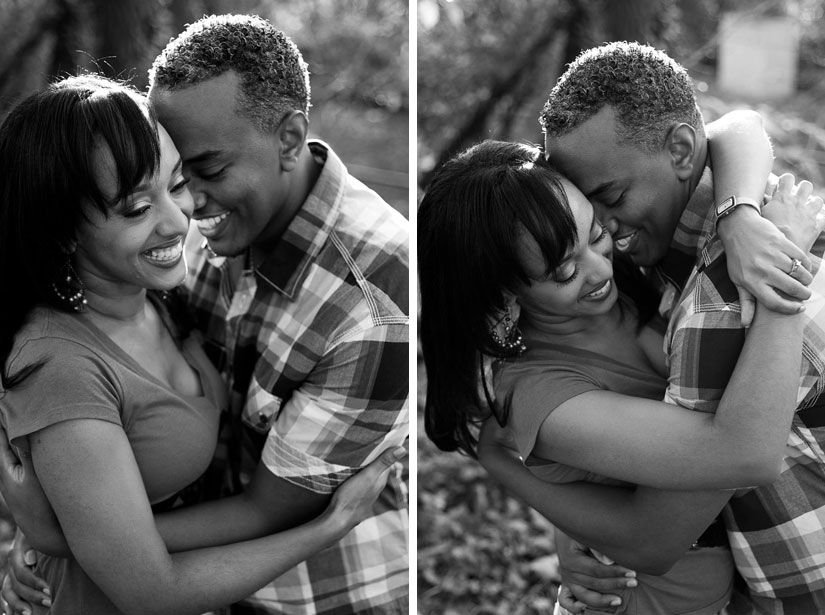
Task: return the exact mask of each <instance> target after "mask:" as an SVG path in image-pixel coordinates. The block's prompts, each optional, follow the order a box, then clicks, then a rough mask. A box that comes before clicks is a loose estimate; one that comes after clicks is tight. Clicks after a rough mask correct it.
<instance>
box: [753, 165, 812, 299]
mask: <svg viewBox="0 0 825 615" xmlns="http://www.w3.org/2000/svg"><path fill="white" fill-rule="evenodd" d="M821 210H822V198H820V197H818V196H813V186H812V185H811V182H809V181H804V180H803V181H801V182H799V183H798V184H796V183H795V181H794V176H793V175H791V174H790V173H785V174H784V175H782V176H781V177H780V178H779V181H778V182H777V185H776V192H774V194H773V198H771V200H770V201H769V202H768V204H767V205H765V207H763V208H762V216H763V217H765V218H766V219H768V220H770V221H771V222H773V223H774V224H775V225H776V227H777V228H778V229H779V230H781V231H782V232H783V233H784V235H785V237H787V238H788V239H789V240H790V241H792V242H793V243H794V244H795V245H796V246H797V247H798V248H799V249H801V250H802V251H804V252H808V251H809V250H810V249H811V246H812V245H813V244H814V241H816V238H817V237H819V235H820V233H822V229H823V227H825V216H823V213H822V211H821ZM800 260H802V259H800ZM792 263H793V261H791V263H788V269H787V270H786V271H785V273H786V274H787V273H788V272H790V271H791V267H792ZM790 276H791V277H792V278H795V279H797V280H798V281H800V282H802V283H803V284H810V283H811V280H812V277H811V275H810V273H808V271H807V268H804V267H801V266H800V265H797V266H796V268H795V270H794V272H793V273H791V274H790ZM806 280H807V282H806Z"/></svg>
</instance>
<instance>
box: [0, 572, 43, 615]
mask: <svg viewBox="0 0 825 615" xmlns="http://www.w3.org/2000/svg"><path fill="white" fill-rule="evenodd" d="M2 592H3V600H4V601H5V603H6V607H7V608H6V613H10V614H11V613H31V612H32V606H31V604H30V603H28V602H26V601H25V600H23V598H21V597H20V596H19V595H18V594H17V592H15V591H14V589H13V588H12V583H11V579H10V577H9V575H6V577H5V578H4V579H3V589H2ZM34 604H37V601H34Z"/></svg>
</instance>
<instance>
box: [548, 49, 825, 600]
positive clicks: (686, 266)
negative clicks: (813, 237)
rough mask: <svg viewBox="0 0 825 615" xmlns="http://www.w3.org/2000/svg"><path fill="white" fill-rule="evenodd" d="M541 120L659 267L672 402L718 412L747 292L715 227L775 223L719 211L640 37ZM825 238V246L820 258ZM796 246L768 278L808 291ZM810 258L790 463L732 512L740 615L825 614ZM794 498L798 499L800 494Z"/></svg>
mask: <svg viewBox="0 0 825 615" xmlns="http://www.w3.org/2000/svg"><path fill="white" fill-rule="evenodd" d="M540 119H541V123H542V126H543V128H544V131H545V149H546V154H547V157H548V159H549V160H550V161H551V162H552V163H553V164H555V165H557V166H558V167H559V168H560V169H561V170H562V172H564V173H565V174H566V175H567V176H568V177H569V178H570V179H571V180H573V181H574V182H575V183H576V184H577V186H578V187H579V188H580V189H582V191H583V192H584V194H585V195H587V196H588V198H589V199H590V200H591V202H593V204H594V206H595V207H596V210H597V212H598V214H599V218H600V220H601V221H602V222H603V223H605V224H606V225H607V226H608V228H609V229H610V230H611V231H612V233H613V235H614V241H615V248H616V250H617V251H619V252H623V253H625V254H628V255H629V256H630V257H631V258H632V259H633V260H634V262H636V263H637V264H638V265H642V266H645V267H652V268H653V272H654V273H655V274H656V276H657V278H658V280H659V281H660V282H661V283H662V286H663V287H664V288H665V289H666V292H665V298H664V300H663V305H662V307H663V309H662V312H663V313H666V314H669V315H670V316H671V322H670V326H669V329H668V333H667V335H666V337H665V342H666V345H667V352H668V357H669V365H670V378H669V387H668V391H667V394H666V400H667V401H670V402H671V403H677V404H679V405H681V406H684V407H686V408H690V409H694V410H698V411H705V412H712V411H714V410H715V408H716V405H717V404H718V402H719V400H720V398H721V396H722V393H723V392H724V388H725V385H726V383H727V378H728V376H729V375H730V373H731V372H732V370H733V366H734V365H735V362H736V359H737V357H738V355H739V350H740V349H741V347H742V344H743V343H744V337H745V336H744V330H743V325H742V322H741V320H740V318H739V309H740V302H739V293H738V292H737V288H736V287H735V286H734V284H733V283H732V282H731V278H730V277H729V274H728V267H727V263H726V255H725V251H724V249H723V246H722V241H721V240H720V238H719V234H717V233H716V232H715V231H716V230H717V226H716V225H717V222H718V223H719V227H718V230H719V233H722V234H724V233H729V237H730V233H733V234H734V236H735V235H736V231H737V229H740V230H741V227H738V226H737V225H741V224H743V218H747V217H750V218H751V220H750V223H753V224H754V225H753V228H754V229H756V232H759V233H762V232H765V233H771V232H772V231H771V229H768V228H767V227H766V226H765V225H764V224H763V221H762V220H761V219H759V218H758V215H757V214H758V205H757V208H752V207H738V208H737V213H736V214H735V215H736V216H737V217H739V221H734V222H728V221H722V220H723V217H724V216H725V214H726V213H727V212H726V211H725V210H723V209H721V205H722V203H719V205H720V207H717V208H715V207H714V204H715V203H714V200H713V189H712V177H711V173H710V160H708V156H707V144H706V137H705V135H704V129H703V124H702V118H701V115H700V114H699V111H698V107H697V106H696V101H695V98H694V95H693V90H692V84H691V82H690V79H689V77H688V76H687V73H686V71H685V70H684V69H683V68H682V67H680V66H679V65H678V64H676V63H675V62H674V61H673V60H671V59H670V58H669V57H667V56H666V55H665V54H664V53H661V52H658V51H655V50H653V49H651V48H649V47H644V46H641V45H636V44H626V43H614V44H610V45H606V46H603V47H600V48H597V49H594V50H589V51H588V52H585V53H584V54H582V55H581V56H580V57H579V59H577V61H576V62H574V63H573V64H572V65H571V66H570V68H569V69H568V71H567V72H566V73H565V75H563V76H562V77H561V78H560V80H559V82H558V84H557V85H556V87H555V88H554V90H553V91H552V93H551V94H550V97H549V99H548V101H547V103H546V105H545V107H544V109H543V111H542V115H541V118H540ZM759 194H761V192H760V193H759ZM732 196H735V197H742V196H753V195H732ZM730 215H731V217H732V216H733V215H734V214H730ZM748 228H751V227H748ZM743 236H745V237H746V236H747V235H746V234H743ZM750 237H751V239H750V241H751V242H752V243H754V244H756V243H761V242H759V241H758V240H757V241H754V236H753V235H750ZM741 239H742V237H739V240H741ZM821 239H822V238H821V237H820V241H818V244H819V245H817V246H815V249H814V254H816V256H818V257H821V256H822V248H823V241H821ZM735 240H736V239H735ZM786 248H787V246H786ZM789 252H790V254H789V255H788V256H785V257H781V254H780V260H779V263H778V264H776V265H773V266H772V268H771V270H770V271H768V272H767V276H769V277H767V276H766V277H767V279H769V280H770V282H769V283H768V285H770V286H774V287H775V288H778V289H781V290H783V291H785V292H794V293H799V288H798V286H797V285H796V283H797V282H798V280H799V279H800V276H801V275H803V274H802V272H801V271H799V270H798V267H799V265H798V263H797V261H795V260H794V259H797V258H798V259H800V260H801V259H803V258H804V256H803V255H799V254H795V253H793V251H791V250H789ZM811 260H812V261H813V265H814V268H813V272H814V273H816V274H817V275H816V276H815V277H814V280H813V282H812V284H811V286H810V289H811V290H812V291H813V297H812V299H811V300H810V301H809V303H808V305H807V311H806V314H807V317H808V319H809V322H808V323H807V325H806V331H805V345H804V351H803V354H804V357H803V361H802V372H801V377H800V382H799V393H798V412H797V414H796V417H795V418H794V422H793V426H792V431H791V434H790V436H789V440H788V445H787V449H786V454H785V458H784V460H783V467H782V472H781V474H780V477H779V479H778V480H777V481H776V482H775V483H773V484H771V485H770V486H767V487H760V488H757V489H753V490H750V491H747V492H745V493H737V494H736V496H734V497H733V498H732V499H731V501H730V502H729V504H728V505H727V506H726V507H725V509H724V513H723V517H724V520H725V525H726V527H727V530H728V535H729V538H730V543H731V548H732V549H733V552H734V556H735V560H736V563H737V568H738V571H739V573H740V575H741V576H742V577H743V579H744V580H745V581H746V585H745V584H742V585H741V586H740V587H738V588H737V591H736V592H735V593H734V598H733V601H732V603H731V606H730V607H729V608H730V609H731V612H734V613H775V614H781V613H795V614H796V613H800V614H804V613H820V612H823V611H825V557H823V554H825V532H823V531H822V526H821V522H818V521H816V519H817V515H819V517H818V518H820V519H821V518H822V517H821V515H823V514H825V500H824V499H823V498H822V496H823V495H825V455H824V454H823V453H822V448H821V447H822V445H823V443H825V429H823V426H824V425H825V421H823V413H822V408H821V407H820V406H821V401H820V399H819V396H820V393H821V391H822V387H823V382H824V381H823V379H822V363H821V361H820V359H819V357H821V356H822V354H823V351H825V346H823V341H822V340H823V337H822V333H823V331H822V329H821V326H820V324H818V323H821V322H822V315H821V314H820V311H821V310H822V307H823V306H822V301H821V299H822V295H821V293H822V291H823V289H824V288H825V275H823V274H822V273H821V271H820V270H819V269H818V261H817V259H816V258H812V259H811ZM783 261H784V264H782V263H783ZM773 262H775V261H773ZM694 265H696V269H695V270H694V271H693V274H692V275H691V270H692V269H693V267H694ZM668 289H669V292H668ZM760 290H761V291H765V290H766V289H765V288H764V287H763V288H762V289H757V291H760ZM768 294H770V293H768ZM802 296H804V295H802ZM771 300H772V301H776V300H777V297H771ZM782 301H784V299H783V298H778V302H777V303H776V304H774V305H775V306H776V305H778V303H779V302H782ZM784 307H785V309H791V308H790V306H788V304H785V305H784ZM789 493H794V494H795V495H796V496H797V497H796V498H795V499H794V500H792V501H789V498H788V494H789ZM727 495H729V494H722V497H726V496H727Z"/></svg>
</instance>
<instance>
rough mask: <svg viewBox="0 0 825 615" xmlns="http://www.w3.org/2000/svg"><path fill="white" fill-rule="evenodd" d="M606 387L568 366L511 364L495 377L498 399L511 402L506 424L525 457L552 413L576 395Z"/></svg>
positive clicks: (502, 401)
mask: <svg viewBox="0 0 825 615" xmlns="http://www.w3.org/2000/svg"><path fill="white" fill-rule="evenodd" d="M602 388H603V387H602V386H600V384H599V383H598V382H597V381H596V380H595V379H594V378H593V377H592V376H590V375H588V374H586V373H584V372H583V371H580V370H577V369H574V368H573V367H567V366H562V365H559V366H552V367H547V368H546V369H543V370H537V369H536V368H535V366H528V365H520V364H515V365H508V366H506V367H505V368H503V369H502V370H501V372H500V373H499V374H498V375H497V377H496V399H497V400H498V403H507V404H509V406H508V407H509V415H508V417H507V423H508V425H509V427H510V430H511V432H512V434H513V438H514V440H515V442H516V447H517V448H518V451H519V454H520V455H521V456H522V458H524V459H526V458H527V457H528V456H529V455H530V453H531V452H532V450H533V448H534V447H535V445H536V438H537V437H538V433H539V429H541V426H542V423H544V421H545V420H546V419H547V417H548V416H550V413H551V412H553V410H555V409H556V408H558V407H559V406H560V405H561V404H563V403H564V402H566V401H567V400H569V399H572V398H573V397H576V396H577V395H581V394H582V393H587V392H589V391H595V390H600V389H602Z"/></svg>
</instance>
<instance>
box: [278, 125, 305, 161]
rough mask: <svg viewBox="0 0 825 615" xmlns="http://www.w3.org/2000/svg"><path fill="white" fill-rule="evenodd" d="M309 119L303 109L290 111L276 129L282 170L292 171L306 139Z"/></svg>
mask: <svg viewBox="0 0 825 615" xmlns="http://www.w3.org/2000/svg"><path fill="white" fill-rule="evenodd" d="M308 132H309V119H307V116H306V113H304V112H303V111H290V112H289V113H288V114H287V115H286V116H285V117H284V119H283V121H282V122H281V126H280V128H279V129H278V140H279V141H278V147H279V150H278V151H279V155H280V160H281V169H282V170H283V171H287V172H289V171H292V170H293V169H294V168H295V167H296V166H297V164H298V158H299V157H300V155H301V151H302V149H303V147H304V143H306V140H307V134H308Z"/></svg>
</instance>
